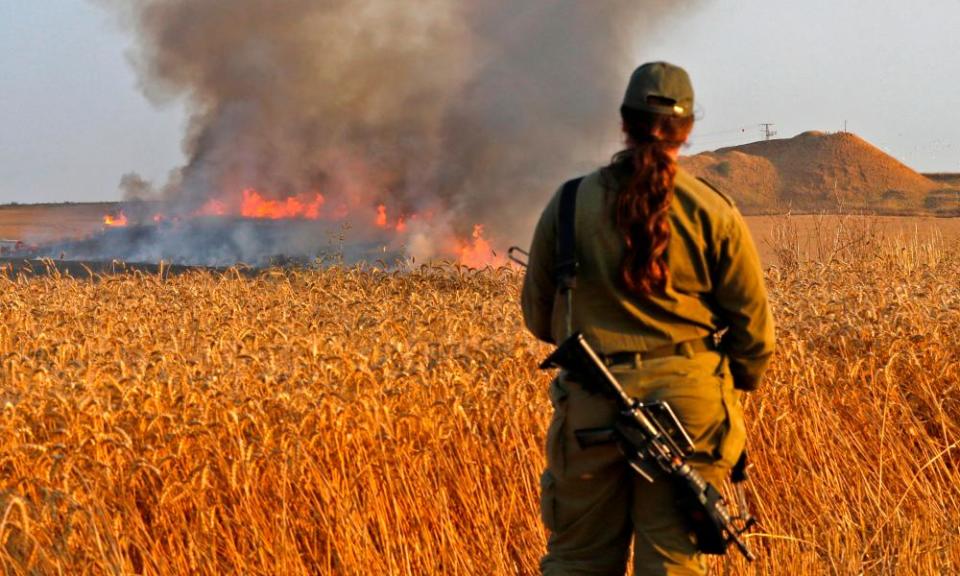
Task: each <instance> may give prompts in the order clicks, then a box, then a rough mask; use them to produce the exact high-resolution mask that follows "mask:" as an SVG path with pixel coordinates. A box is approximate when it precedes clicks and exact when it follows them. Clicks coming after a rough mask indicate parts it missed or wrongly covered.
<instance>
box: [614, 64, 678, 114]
mask: <svg viewBox="0 0 960 576" xmlns="http://www.w3.org/2000/svg"><path fill="white" fill-rule="evenodd" d="M623 107H624V108H628V109H630V110H640V111H643V112H653V113H654V114H664V115H667V116H680V117H687V116H692V115H693V84H691V83H690V76H689V75H688V74H687V71H686V70H684V69H683V68H681V67H679V66H674V65H673V64H669V63H667V62H647V63H646V64H644V65H643V66H641V67H639V68H637V69H636V71H635V72H634V73H633V76H631V77H630V85H629V86H627V94H626V96H624V98H623Z"/></svg>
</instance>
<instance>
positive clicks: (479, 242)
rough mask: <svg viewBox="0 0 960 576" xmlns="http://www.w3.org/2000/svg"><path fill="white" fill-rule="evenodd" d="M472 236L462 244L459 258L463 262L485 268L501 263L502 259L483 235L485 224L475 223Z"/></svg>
mask: <svg viewBox="0 0 960 576" xmlns="http://www.w3.org/2000/svg"><path fill="white" fill-rule="evenodd" d="M472 236H473V239H472V241H469V242H461V244H460V249H459V257H458V260H459V262H460V263H461V264H463V265H464V266H468V267H470V268H484V267H486V266H495V265H497V264H498V263H500V261H501V260H502V259H501V258H500V257H499V256H497V253H496V252H494V251H493V247H492V246H491V245H490V242H489V241H488V240H487V239H486V238H484V237H483V224H475V225H474V227H473V234H472Z"/></svg>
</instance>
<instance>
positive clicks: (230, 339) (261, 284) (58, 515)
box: [0, 228, 960, 575]
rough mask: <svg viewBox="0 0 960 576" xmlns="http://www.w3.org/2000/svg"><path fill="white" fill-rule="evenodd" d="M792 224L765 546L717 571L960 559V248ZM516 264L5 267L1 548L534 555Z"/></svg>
mask: <svg viewBox="0 0 960 576" xmlns="http://www.w3.org/2000/svg"><path fill="white" fill-rule="evenodd" d="M784 230H788V228H784ZM851 238H854V239H857V238H858V235H857V234H855V233H854V234H852V235H851ZM782 246H783V248H782V250H781V252H780V253H779V254H778V257H779V262H780V264H779V265H777V266H774V267H772V268H770V269H769V271H768V273H767V279H768V283H769V288H770V291H771V298H772V302H773V305H774V309H775V313H776V317H777V320H778V328H779V330H778V336H779V350H778V353H777V356H776V358H775V360H774V362H773V364H772V367H771V371H770V373H769V377H768V380H767V382H766V384H765V387H764V388H763V389H762V390H761V391H759V392H757V393H755V394H753V395H751V396H749V397H748V400H747V414H748V419H749V420H748V426H749V433H750V446H751V451H752V458H753V462H754V464H755V469H754V470H753V478H754V480H753V482H752V483H751V485H750V497H751V500H752V503H753V507H754V510H755V512H757V514H758V516H759V517H760V519H761V526H760V528H759V529H758V530H757V531H756V533H755V534H754V535H752V536H751V537H750V539H749V542H750V543H751V545H752V547H753V548H754V549H755V551H756V552H757V554H758V556H759V557H760V559H759V560H758V562H756V563H755V564H753V565H751V566H749V567H747V565H746V564H745V563H744V562H743V561H742V560H741V559H739V558H737V557H730V558H728V559H715V560H714V562H713V563H714V566H715V568H716V571H717V573H721V574H722V573H731V574H791V575H796V574H861V573H862V574H949V573H957V572H960V454H958V450H960V425H958V420H960V286H958V282H957V278H958V277H960V254H958V250H957V246H955V245H952V244H948V243H944V242H943V241H937V240H936V239H933V240H930V241H923V242H920V241H912V242H908V241H903V240H902V239H897V238H879V237H873V238H871V239H868V240H864V239H863V238H860V239H859V241H855V242H843V243H841V244H837V246H836V250H833V251H831V252H830V258H829V259H826V260H825V259H823V258H811V257H809V255H807V254H802V253H800V252H799V251H797V250H794V251H791V250H792V249H791V246H793V245H792V244H790V243H789V242H783V243H782ZM521 279H522V275H521V274H520V273H518V272H516V271H513V270H509V269H500V270H492V269H488V270H485V271H470V270H466V269H464V268H462V267H457V266H452V265H446V266H427V267H422V268H418V269H415V270H410V271H405V272H385V271H380V270H376V269H373V268H369V267H366V268H353V269H339V268H332V269H327V270H323V271H317V270H303V271H294V270H287V271H282V270H275V271H268V272H265V273H263V274H258V275H255V276H252V277H248V276H244V275H241V274H239V273H236V272H227V273H212V272H202V271H198V272H190V273H187V274H183V275H175V276H163V275H160V274H156V275H152V274H142V273H136V272H134V273H127V274H120V275H102V276H99V277H96V278H94V279H86V280H80V279H71V278H69V277H66V276H63V275H59V274H57V273H52V274H46V275H43V274H37V275H22V274H21V275H17V276H15V277H14V276H12V275H9V274H8V275H6V276H0V315H2V319H3V322H2V323H0V409H2V414H0V566H2V568H3V572H4V573H5V574H109V575H114V574H331V575H334V574H336V575H339V574H344V575H352V574H399V575H407V574H409V575H414V574H454V575H467V574H471V575H472V574H495V575H500V574H502V575H507V574H534V573H536V572H537V565H538V561H539V557H540V555H541V554H542V549H543V544H544V541H545V534H544V532H543V529H542V528H541V525H540V521H539V514H538V504H537V502H538V482H537V481H538V476H539V473H540V470H541V468H542V466H543V464H544V462H543V454H542V443H543V439H544V434H545V429H546V425H547V422H548V419H549V405H548V401H547V399H546V387H547V384H548V382H549V379H550V377H551V375H550V374H548V373H542V372H540V371H538V370H536V365H537V363H538V361H539V360H540V359H541V358H542V357H543V356H544V355H545V354H546V353H547V352H548V349H547V348H546V347H545V346H542V345H540V344H538V343H536V342H534V341H533V339H532V338H531V337H530V336H528V335H527V334H526V333H525V332H524V331H523V329H522V326H521V321H520V318H519V314H518V308H519V306H518V298H519V286H520V282H521Z"/></svg>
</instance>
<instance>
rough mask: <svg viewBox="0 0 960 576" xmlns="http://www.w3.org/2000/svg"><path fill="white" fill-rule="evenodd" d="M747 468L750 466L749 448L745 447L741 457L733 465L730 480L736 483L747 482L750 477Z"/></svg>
mask: <svg viewBox="0 0 960 576" xmlns="http://www.w3.org/2000/svg"><path fill="white" fill-rule="evenodd" d="M747 468H749V464H748V463H747V449H746V448H744V449H743V452H741V453H740V458H739V459H738V460H737V463H736V464H735V465H734V466H733V470H731V471H730V480H732V481H733V483H734V484H739V483H741V482H746V481H747V479H748V475H747Z"/></svg>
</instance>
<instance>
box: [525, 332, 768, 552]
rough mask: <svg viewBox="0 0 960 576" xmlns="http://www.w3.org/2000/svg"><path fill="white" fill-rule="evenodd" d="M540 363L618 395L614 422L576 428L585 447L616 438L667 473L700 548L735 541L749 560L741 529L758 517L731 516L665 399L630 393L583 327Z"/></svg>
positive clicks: (633, 458) (721, 548)
mask: <svg viewBox="0 0 960 576" xmlns="http://www.w3.org/2000/svg"><path fill="white" fill-rule="evenodd" d="M540 368H542V369H549V368H562V369H564V370H567V371H568V372H570V373H571V374H573V375H574V376H575V378H576V381H577V382H578V383H579V384H580V385H581V386H583V387H584V389H585V390H587V391H588V392H592V393H601V394H603V395H605V396H608V397H612V398H613V399H614V400H615V401H616V403H617V405H618V408H619V410H620V415H619V417H618V419H617V421H616V423H615V424H614V427H613V428H607V429H586V430H577V431H576V435H577V441H578V442H579V443H580V445H581V446H582V447H584V448H586V447H588V446H593V445H597V444H604V443H609V442H617V443H618V444H619V445H620V450H621V451H622V452H623V454H624V455H625V456H626V458H627V460H628V462H629V463H630V466H631V467H632V468H633V469H634V470H636V471H637V473H639V474H640V475H641V476H642V477H643V478H645V479H646V480H648V481H650V482H653V481H654V478H655V475H656V474H657V471H660V472H662V473H664V474H666V475H667V476H668V477H669V478H670V479H671V481H672V482H673V483H674V486H675V487H676V494H677V505H678V506H679V507H680V510H681V512H682V513H683V515H684V517H685V518H686V519H687V523H688V526H689V529H690V530H691V531H692V532H693V533H694V534H695V536H696V539H697V548H698V549H699V550H700V551H701V552H703V553H706V554H726V552H727V548H728V547H729V546H730V545H731V544H733V545H736V547H737V548H738V549H739V550H740V552H742V553H743V555H744V556H745V557H746V558H747V560H749V561H753V560H754V559H755V557H754V555H753V553H752V552H751V551H750V549H749V548H748V547H747V544H746V542H744V541H743V539H742V538H741V535H743V533H745V532H746V531H747V530H749V529H750V528H751V527H752V526H753V524H754V523H755V522H756V520H755V519H754V518H753V517H751V516H750V515H749V513H748V512H744V511H741V512H742V514H741V515H740V516H738V517H737V518H736V519H734V518H731V516H730V513H729V511H728V510H727V504H726V502H725V500H724V499H723V496H722V495H721V494H720V492H719V490H717V489H716V488H715V487H714V486H713V485H712V484H710V483H709V482H707V481H706V480H704V479H703V477H702V476H701V475H700V474H699V473H698V472H697V471H696V470H694V469H693V468H691V467H690V466H689V464H687V463H686V459H687V457H689V456H690V454H692V453H693V449H694V447H693V442H692V441H691V440H690V437H689V435H687V433H686V430H684V428H683V425H682V424H681V423H680V421H679V420H677V417H676V415H675V414H674V413H673V411H672V410H671V409H670V406H669V405H668V404H667V403H665V402H653V403H642V402H639V401H637V400H634V399H632V398H630V396H628V395H627V393H626V392H625V391H624V390H623V387H622V386H620V383H619V382H617V379H616V378H615V377H614V376H613V374H611V373H610V371H609V370H607V367H606V365H605V364H604V362H603V361H602V360H601V359H600V357H599V356H598V355H597V353H596V352H595V351H594V350H593V349H592V348H591V347H590V345H589V344H588V343H587V341H586V340H585V339H584V337H583V335H582V334H580V333H579V332H577V333H575V334H574V335H573V336H571V337H570V338H568V339H567V340H566V341H564V342H563V343H562V344H561V345H560V346H559V347H558V348H557V350H556V351H554V353H553V354H551V355H550V357H549V358H547V359H546V360H544V361H543V363H542V364H541V365H540ZM735 520H736V521H735ZM737 524H739V526H738V525H737Z"/></svg>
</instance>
